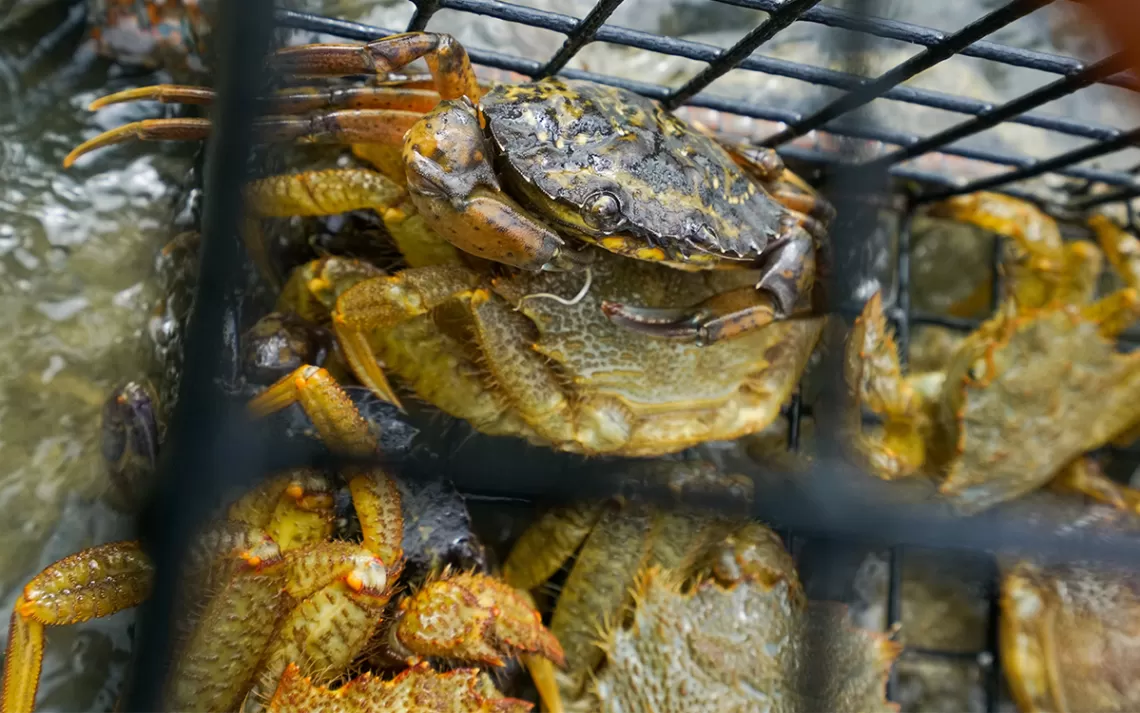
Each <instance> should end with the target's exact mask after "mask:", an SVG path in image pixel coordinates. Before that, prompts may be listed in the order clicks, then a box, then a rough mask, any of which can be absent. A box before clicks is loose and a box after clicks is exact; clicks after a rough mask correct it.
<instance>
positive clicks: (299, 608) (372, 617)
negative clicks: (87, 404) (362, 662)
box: [2, 469, 563, 713]
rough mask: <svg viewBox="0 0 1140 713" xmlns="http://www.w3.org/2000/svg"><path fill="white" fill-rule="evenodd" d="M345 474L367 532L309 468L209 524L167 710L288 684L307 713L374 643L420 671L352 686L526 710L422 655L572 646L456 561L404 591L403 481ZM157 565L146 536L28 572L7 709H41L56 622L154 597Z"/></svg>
mask: <svg viewBox="0 0 1140 713" xmlns="http://www.w3.org/2000/svg"><path fill="white" fill-rule="evenodd" d="M346 475H347V476H348V487H349V490H350V491H351V494H352V501H353V505H354V507H355V511H356V515H357V518H358V520H359V522H360V527H361V533H362V541H361V542H360V543H357V542H351V541H338V540H333V539H330V537H331V535H332V533H333V526H334V515H335V507H334V490H333V483H332V481H330V480H329V479H328V478H326V477H325V476H323V475H322V474H320V473H317V472H315V471H307V470H301V471H294V472H290V473H286V474H284V475H281V476H278V477H275V478H272V479H270V480H269V481H267V482H266V483H264V484H262V485H261V486H259V487H258V488H256V489H254V490H253V491H251V492H249V493H247V494H245V495H244V496H242V497H240V498H239V499H238V500H236V501H235V502H233V503H232V504H231V505H230V506H229V508H228V510H227V512H226V517H225V518H224V519H223V520H222V521H219V522H216V523H214V524H212V525H210V526H208V527H207V528H206V529H205V531H204V532H203V533H202V534H201V536H200V537H199V539H198V544H197V547H196V548H195V549H194V550H193V552H192V553H191V559H190V561H189V562H188V571H187V573H186V576H185V579H184V580H183V582H184V587H183V590H182V591H181V592H180V596H181V600H180V601H181V605H180V608H181V609H182V610H183V611H184V612H185V616H186V620H185V621H183V622H180V624H181V626H180V631H181V633H182V635H181V643H180V646H179V649H178V651H177V653H176V656H175V661H174V667H173V671H172V675H171V677H170V679H169V680H168V681H167V688H166V699H167V707H168V708H169V709H171V710H200V711H235V710H238V709H239V708H241V707H243V705H245V703H244V702H246V701H247V699H248V700H249V701H259V700H264V697H267V696H269V695H271V694H273V692H274V691H275V690H277V696H276V698H274V704H275V709H276V710H281V711H285V710H312V708H311V707H310V706H309V703H311V702H312V701H313V700H320V699H322V698H324V699H328V700H335V698H336V697H337V696H339V695H341V694H340V693H339V692H332V693H330V692H328V691H327V689H325V688H322V687H323V686H325V685H327V684H330V683H333V682H335V681H338V680H341V679H342V678H343V677H344V675H345V674H346V673H347V672H348V671H350V670H351V667H352V665H353V664H354V662H355V661H356V660H357V659H358V658H360V657H361V655H362V654H364V653H366V652H368V653H369V654H370V660H376V658H377V657H379V656H380V655H381V654H383V656H385V657H386V660H388V661H390V662H392V663H393V664H396V665H397V666H398V667H400V668H406V667H407V666H409V665H410V666H411V668H408V669H407V670H406V671H405V672H404V673H403V674H402V675H401V676H399V677H397V678H396V679H395V680H393V681H380V680H375V679H372V678H371V677H365V678H363V679H357V680H356V681H354V682H352V683H350V684H348V685H349V686H350V687H351V688H350V690H352V691H359V690H365V689H366V690H372V691H375V692H376V693H377V695H378V696H381V694H382V693H384V692H385V691H386V692H387V694H386V695H391V696H397V697H399V696H403V697H404V698H406V697H408V696H412V697H413V698H416V697H418V700H419V703H417V705H419V706H421V707H418V708H416V707H413V708H409V710H416V711H421V710H422V711H428V710H456V711H483V710H520V711H523V710H529V707H530V706H529V704H526V703H524V702H522V701H516V700H513V699H504V698H502V697H501V695H500V694H499V693H498V691H496V690H495V688H494V686H493V685H492V684H491V682H490V681H489V680H487V679H486V678H485V676H484V675H483V674H482V673H480V672H479V671H478V670H477V669H458V670H456V671H453V672H452V673H449V674H442V675H441V674H437V673H435V672H434V671H432V670H431V669H429V668H427V663H426V659H427V658H432V659H451V660H455V661H457V662H466V663H467V664H468V665H470V664H476V665H487V666H502V665H503V664H504V660H505V659H507V658H510V657H514V656H518V655H519V654H521V653H532V654H536V655H538V656H541V657H549V659H550V660H552V661H555V662H558V663H561V662H562V660H563V656H562V650H561V647H560V646H559V644H558V642H557V640H556V639H555V638H554V637H553V635H552V634H551V633H550V632H549V631H547V630H546V629H545V628H544V627H543V626H542V622H541V618H540V616H539V614H538V612H536V611H535V610H534V609H533V608H532V607H531V606H530V604H529V603H528V602H527V601H526V600H525V598H523V597H522V596H520V595H519V594H518V593H517V592H515V590H513V589H511V588H509V587H508V586H506V585H504V584H503V583H502V582H501V581H499V580H497V579H495V578H493V577H491V576H489V575H485V574H478V573H474V572H451V571H447V570H445V571H444V572H443V573H442V574H439V575H437V576H435V577H431V578H429V579H428V581H427V582H426V583H425V584H423V585H422V586H421V587H420V588H419V589H417V590H416V591H415V592H413V593H411V594H409V595H407V596H404V597H402V598H401V597H400V596H399V594H400V593H399V588H398V586H397V583H398V581H399V580H400V575H401V572H402V570H403V567H404V550H403V545H402V543H403V541H404V533H403V530H404V526H405V523H404V519H403V516H402V514H401V504H400V491H399V489H398V487H397V485H396V483H395V481H394V480H392V479H391V478H390V477H388V476H387V475H386V474H385V473H384V472H383V471H381V470H379V469H369V470H361V469H355V470H353V471H351V472H349V473H347V474H346ZM153 573H154V569H153V564H152V563H151V561H150V560H149V558H148V557H147V556H146V554H145V553H144V552H143V551H142V549H141V548H140V546H139V545H138V544H137V543H134V542H116V543H111V544H106V545H101V546H97V547H93V548H90V549H88V550H85V551H83V552H80V553H78V554H75V555H72V556H70V557H67V558H65V559H63V560H60V561H59V562H57V563H55V564H53V565H51V566H49V567H48V568H47V569H45V570H44V571H43V572H42V573H41V574H39V575H38V576H36V577H35V578H34V579H32V581H31V582H29V583H28V585H27V586H26V587H25V588H24V591H23V594H22V596H21V597H20V598H19V599H18V600H17V602H16V606H15V612H14V613H13V615H12V622H11V628H10V633H9V639H8V651H7V654H6V656H5V659H4V683H3V706H2V710H3V711H5V712H6V713H15V712H16V711H31V710H32V709H33V707H34V703H35V697H36V689H37V687H38V682H39V673H40V660H41V657H42V652H43V646H44V627H45V626H58V625H65V624H70V623H77V622H81V621H85V620H87V619H90V618H93V617H101V616H107V615H109V614H112V613H114V612H117V611H120V610H123V609H126V608H128V607H132V606H135V605H137V604H139V603H140V602H141V601H142V600H143V599H145V598H146V596H147V595H148V593H149V591H150V586H151V581H152V578H153ZM397 602H398V603H397ZM298 666H299V667H300V669H298V668H297V667H298ZM279 684H280V685H281V686H282V687H283V689H282V690H279ZM421 689H422V690H421ZM421 693H422V695H421ZM444 694H446V695H447V696H450V697H451V706H452V707H450V708H443V707H439V708H435V707H432V705H430V704H425V702H424V701H426V700H428V701H430V700H437V699H436V698H434V696H437V695H438V696H440V698H438V700H439V701H441V702H442V701H443V700H444V697H445V696H444ZM381 699H382V700H383V697H382V696H381ZM398 699H399V698H397V699H394V700H398ZM305 701H309V703H303V702H305ZM294 704H296V706H302V707H293V706H294ZM495 706H498V707H495Z"/></svg>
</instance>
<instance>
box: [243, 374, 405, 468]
mask: <svg viewBox="0 0 1140 713" xmlns="http://www.w3.org/2000/svg"><path fill="white" fill-rule="evenodd" d="M381 376H383V372H381ZM380 391H381V394H378V395H383V398H385V399H387V400H388V401H389V402H391V403H393V404H395V405H396V406H399V405H400V402H399V399H397V398H396V394H395V393H394V392H393V391H392V387H391V386H389V385H388V382H387V379H385V380H384V382H383V384H382V386H381V388H380ZM295 403H300V404H301V408H303V409H304V410H305V414H306V415H308V417H309V419H310V420H311V421H312V422H313V426H315V427H316V429H317V433H319V434H320V436H321V439H322V440H323V441H324V442H325V443H326V444H327V445H328V446H329V447H330V448H332V449H335V450H338V451H341V452H343V453H348V454H351V455H359V456H368V455H374V454H375V453H376V438H375V436H374V435H373V434H372V431H371V428H370V427H369V425H368V421H366V420H365V419H364V417H363V416H361V415H360V412H359V411H358V410H357V409H356V406H355V405H354V404H353V403H352V399H350V398H348V395H347V394H346V393H345V392H344V390H343V389H341V388H340V385H339V384H337V383H336V381H335V380H334V379H333V378H332V377H331V376H330V375H329V373H328V372H327V371H325V370H324V369H322V368H320V367H316V366H312V365H305V366H301V367H298V368H297V369H295V370H294V371H293V373H291V374H287V375H286V376H284V377H282V378H281V379H280V380H278V381H277V383H275V384H273V385H271V386H270V387H269V388H267V389H266V390H265V391H263V392H261V393H260V394H258V395H257V396H255V397H254V398H253V399H251V400H250V402H249V408H250V410H251V411H253V413H254V414H256V415H258V416H267V415H269V414H271V413H274V412H276V411H280V410H281V409H284V408H287V407H289V406H291V405H293V404H295Z"/></svg>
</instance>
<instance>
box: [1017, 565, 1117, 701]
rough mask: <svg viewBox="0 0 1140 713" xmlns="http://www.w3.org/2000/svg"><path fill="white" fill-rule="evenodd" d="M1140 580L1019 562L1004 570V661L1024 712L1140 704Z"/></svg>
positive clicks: (1096, 569)
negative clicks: (1005, 571) (1139, 674)
mask: <svg viewBox="0 0 1140 713" xmlns="http://www.w3.org/2000/svg"><path fill="white" fill-rule="evenodd" d="M1138 609H1140V581H1137V579H1136V576H1135V574H1134V573H1131V572H1126V571H1112V570H1107V569H1104V568H1102V567H1089V566H1083V565H1064V566H1056V565H1055V566H1050V567H1044V566H1040V565H1038V564H1035V563H1032V562H1028V561H1021V562H1017V563H1016V564H1015V565H1014V566H1013V567H1011V568H1010V570H1009V571H1008V572H1007V573H1006V574H1005V576H1004V577H1003V578H1002V594H1001V623H1000V642H1001V661H1002V668H1003V669H1004V670H1005V672H1006V679H1007V680H1008V681H1009V687H1010V691H1011V692H1012V694H1013V699H1014V701H1015V702H1016V703H1017V707H1018V709H1019V710H1020V711H1021V713H1044V712H1045V711H1055V712H1056V713H1077V712H1078V711H1080V713H1125V712H1126V711H1135V710H1140V677H1138V676H1137V673H1140V623H1138V622H1140V618H1136V617H1134V615H1135V614H1137V611H1138Z"/></svg>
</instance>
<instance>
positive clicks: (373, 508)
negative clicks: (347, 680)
mask: <svg viewBox="0 0 1140 713" xmlns="http://www.w3.org/2000/svg"><path fill="white" fill-rule="evenodd" d="M349 489H350V490H351V492H352V501H353V505H354V506H355V508H356V513H357V516H358V518H359V520H360V525H361V531H362V534H363V536H364V538H363V539H364V542H363V546H361V545H356V544H351V543H347V542H322V543H318V544H315V545H312V546H310V547H308V548H305V549H304V550H301V551H298V552H296V553H292V554H291V555H289V556H287V558H286V560H287V572H286V574H285V589H286V591H287V592H288V594H289V595H290V597H291V598H292V599H293V600H294V601H296V602H298V603H297V605H296V606H295V607H293V608H292V610H291V611H290V612H289V614H287V615H286V617H285V619H284V620H283V622H282V623H281V625H280V626H279V627H278V630H277V633H276V634H275V635H274V637H273V640H272V642H271V644H270V646H269V648H268V650H267V653H266V655H265V657H264V659H263V663H262V665H261V668H260V670H259V672H258V674H257V681H258V685H259V687H260V689H261V692H262V693H265V694H267V695H268V694H269V692H271V691H272V690H273V689H274V688H275V687H276V686H277V684H278V681H279V680H280V679H281V676H282V674H283V673H284V672H285V669H286V666H288V665H289V664H290V663H298V662H299V663H301V664H303V665H304V666H305V669H306V672H307V673H311V674H313V675H316V676H318V677H319V680H320V681H322V682H329V681H331V680H333V679H334V678H336V677H337V676H338V675H340V673H341V672H343V671H344V670H345V668H346V667H347V666H348V665H349V664H350V663H351V662H352V660H353V659H355V658H356V657H357V656H358V655H359V654H360V652H361V651H363V650H364V648H365V647H366V646H367V644H368V642H369V641H370V640H371V639H372V637H373V635H374V633H375V632H376V630H377V628H378V627H379V625H380V623H381V619H382V614H383V611H384V608H385V606H386V605H387V603H388V601H389V599H390V598H391V595H392V589H391V583H392V582H394V581H395V580H396V578H397V577H398V576H399V572H400V568H401V566H402V562H403V544H402V543H403V536H404V521H403V514H402V513H401V510H400V492H399V490H398V489H397V487H396V484H395V483H394V482H393V481H392V479H391V478H389V477H388V476H387V475H386V474H385V473H384V472H383V471H381V470H369V471H360V472H357V473H356V474H355V475H352V476H351V478H350V479H349Z"/></svg>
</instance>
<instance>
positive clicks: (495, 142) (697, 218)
mask: <svg viewBox="0 0 1140 713" xmlns="http://www.w3.org/2000/svg"><path fill="white" fill-rule="evenodd" d="M418 59H424V60H426V62H427V64H428V67H429V69H430V70H431V73H432V77H433V79H434V88H435V91H434V92H432V91H430V90H425V89H422V88H420V85H422V83H421V82H416V83H415V84H416V86H402V87H401V86H371V87H354V88H350V89H346V90H330V91H328V92H319V91H312V90H309V91H306V90H298V91H286V92H283V93H280V94H278V95H276V96H275V97H274V99H273V104H274V106H275V107H276V108H277V109H278V110H280V111H281V112H283V113H282V114H280V115H277V116H270V117H267V118H265V119H264V120H263V121H261V122H260V124H259V126H260V128H261V129H262V130H263V135H264V136H266V137H267V138H271V139H276V140H286V141H289V140H302V141H309V142H330V141H331V142H342V143H364V144H372V145H373V146H374V147H375V148H376V149H377V150H378V151H379V153H381V154H383V155H384V158H383V159H382V160H381V161H380V163H381V164H382V165H383V166H384V167H385V169H384V171H385V173H386V174H388V179H391V180H384V179H383V178H382V177H381V176H379V175H377V174H375V173H361V172H359V171H355V172H353V171H338V172H324V173H322V174H319V175H318V174H312V175H310V176H309V177H308V180H305V179H301V180H300V181H294V183H293V187H292V188H290V189H288V190H287V191H280V192H278V193H273V192H272V191H262V193H261V195H262V196H263V197H264V198H266V199H267V200H266V201H265V202H264V203H262V204H261V206H260V207H262V208H264V209H266V210H265V211H264V212H265V213H266V214H271V215H295V214H307V215H311V214H329V213H339V212H343V211H345V210H347V209H349V208H350V207H351V208H373V209H375V210H377V211H378V212H379V213H381V214H384V213H388V212H390V211H392V210H394V209H397V210H399V211H401V212H403V211H405V209H407V208H414V209H415V210H416V211H417V212H418V214H419V216H420V217H421V218H422V220H423V221H424V222H425V223H426V224H427V225H428V226H430V227H431V228H432V230H434V231H435V232H436V233H438V234H439V235H440V236H442V237H443V238H444V239H446V240H447V241H448V242H449V243H450V244H452V245H454V246H455V247H457V248H459V249H461V250H463V251H466V252H468V253H470V254H472V255H476V256H478V257H481V258H485V259H489V260H493V261H495V262H498V263H502V264H505V265H511V266H514V267H518V268H523V269H527V270H565V269H579V268H583V267H584V266H585V265H586V264H588V263H589V262H590V260H591V259H592V257H593V255H592V253H591V252H590V251H583V250H580V248H585V247H587V246H588V245H595V246H599V247H601V248H603V249H604V250H607V251H610V252H613V253H615V254H619V255H623V256H626V257H630V258H635V259H638V260H645V261H651V262H662V263H666V264H669V265H671V266H673V267H676V268H680V269H685V270H722V269H752V270H757V271H758V277H757V278H756V280H755V281H754V282H753V283H752V284H751V285H745V286H740V287H737V288H735V289H733V290H731V291H726V292H722V293H717V294H714V295H712V296H710V297H709V298H708V299H706V300H703V301H702V302H699V303H692V304H687V305H678V306H676V307H671V308H669V309H660V308H656V309H654V308H648V307H646V306H644V305H628V304H624V303H608V304H606V305H603V307H604V309H605V311H606V314H607V315H609V316H610V317H611V318H612V319H614V320H615V321H616V322H618V323H620V324H622V325H624V326H625V327H627V328H630V329H636V330H639V331H643V332H646V333H648V334H652V335H655V336H657V337H663V338H673V339H681V340H685V341H695V342H697V343H700V344H711V343H714V342H717V341H720V340H724V339H729V338H732V337H735V336H737V335H739V334H742V333H746V332H749V331H754V330H756V329H759V328H761V327H763V326H765V325H767V324H769V323H771V322H773V321H778V320H783V319H787V318H789V317H792V316H793V314H794V313H796V312H798V311H800V310H801V309H802V304H803V303H804V302H808V303H810V293H811V291H812V288H813V286H814V284H815V265H816V252H817V245H816V243H817V241H820V242H821V241H822V240H823V239H824V238H825V234H826V222H827V221H829V220H830V218H831V215H832V213H833V210H832V208H831V207H830V206H829V205H827V204H826V203H825V202H824V201H822V200H820V199H819V198H818V197H817V196H816V195H815V193H814V192H813V191H811V190H810V189H809V188H808V187H807V186H806V184H804V183H803V181H802V180H801V179H799V178H798V177H796V176H794V174H791V173H790V172H789V171H787V170H786V169H785V167H784V165H783V162H782V161H781V160H780V159H779V157H778V156H777V155H776V154H775V153H774V152H771V151H766V152H763V153H761V154H759V156H758V157H755V158H750V157H749V156H747V155H745V153H744V152H741V151H738V150H735V149H730V148H726V147H724V146H722V145H721V144H720V143H718V142H717V141H715V140H713V139H712V138H710V137H709V136H708V135H707V134H706V133H705V132H704V131H702V130H698V129H696V128H694V127H692V126H690V125H688V124H686V123H684V122H682V121H681V120H680V119H678V118H676V117H675V116H673V115H672V114H671V113H669V112H667V111H665V110H664V109H662V108H661V107H660V106H659V105H657V104H656V103H655V102H653V101H651V100H649V99H646V98H645V97H642V96H640V95H637V94H635V93H633V92H630V91H627V90H623V89H617V88H613V87H606V86H602V85H598V84H594V83H590V82H578V81H571V80H564V79H561V78H558V77H548V78H545V79H541V80H538V81H533V82H526V83H523V84H500V85H496V86H494V87H491V88H490V89H489V90H485V89H484V88H483V87H481V86H480V85H479V84H478V83H477V81H476V78H475V74H474V71H473V69H472V67H471V64H470V61H469V60H468V57H467V52H466V50H464V49H463V47H462V46H461V45H460V44H459V43H458V42H456V41H455V40H454V39H453V38H452V37H451V36H449V35H442V34H435V33H429V32H412V33H407V34H401V35H393V36H390V37H385V38H382V39H378V40H375V41H373V42H369V43H367V44H364V45H350V44H323V45H322V44H318V45H306V46H303V47H291V48H286V49H284V50H280V51H278V52H276V53H275V54H274V55H272V57H271V64H272V65H273V66H275V67H276V68H278V69H280V70H282V71H284V72H286V73H288V74H294V75H299V76H305V77H320V76H324V77H341V76H347V75H356V74H372V75H377V76H379V77H381V78H387V76H388V73H389V72H392V71H395V70H400V69H402V68H404V67H405V66H406V65H408V64H409V63H411V62H414V61H415V60H418ZM139 98H150V99H161V100H163V101H187V102H193V103H207V102H209V101H210V100H211V98H212V95H211V94H210V92H209V91H208V90H205V89H202V88H199V87H184V86H162V87H152V88H147V89H143V90H129V91H127V92H124V93H121V94H117V95H114V96H112V97H108V98H104V99H101V100H99V101H97V102H95V103H94V104H93V105H92V106H93V108H95V107H99V106H105V105H106V104H108V103H112V102H115V101H123V100H127V99H139ZM301 112H312V113H311V114H310V115H309V116H306V117H300V116H296V114H297V113H301ZM208 130H209V122H208V121H207V120H195V119H174V120H152V121H144V122H139V123H135V124H131V125H128V126H123V127H120V128H118V129H114V130H112V131H109V132H106V133H105V134H102V135H100V136H98V137H96V138H94V139H92V140H90V141H87V142H85V143H84V144H83V145H81V146H80V147H78V148H77V149H75V150H74V151H73V152H72V153H71V154H70V155H69V156H68V157H67V159H66V161H65V165H70V163H71V162H73V161H74V160H75V158H76V157H78V156H80V155H82V154H83V153H85V152H87V151H90V150H92V149H94V148H98V147H101V146H106V145H109V144H113V143H117V142H120V141H123V140H126V139H129V138H144V139H187V138H200V137H203V136H205V134H206V132H207V131H208ZM385 148H387V149H389V150H387V151H385V150H384V149H385ZM391 149H398V150H402V155H400V156H397V155H396V154H395V152H394V151H392V150H391ZM313 179H319V181H320V183H321V184H322V186H321V187H320V188H319V189H318V190H317V191H315V192H313V193H309V192H306V191H305V190H304V188H305V187H306V186H311V185H312V184H313V183H314V180H313ZM278 185H282V184H280V183H279V184H278ZM403 186H406V188H407V193H406V195H405V194H404V193H403V191H402V190H400V187H403ZM259 202H260V201H259Z"/></svg>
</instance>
